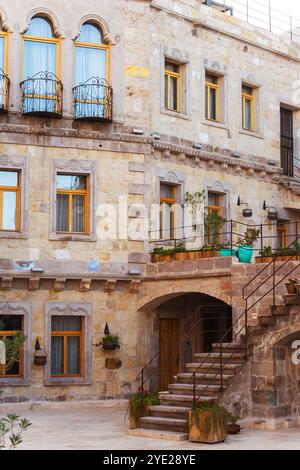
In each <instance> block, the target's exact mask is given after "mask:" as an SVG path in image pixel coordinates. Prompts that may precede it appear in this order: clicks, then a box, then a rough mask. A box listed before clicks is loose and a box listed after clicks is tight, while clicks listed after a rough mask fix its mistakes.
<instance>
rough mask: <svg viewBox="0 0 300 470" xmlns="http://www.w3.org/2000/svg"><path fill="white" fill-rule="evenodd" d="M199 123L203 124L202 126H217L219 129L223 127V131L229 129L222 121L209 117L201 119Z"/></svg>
mask: <svg viewBox="0 0 300 470" xmlns="http://www.w3.org/2000/svg"><path fill="white" fill-rule="evenodd" d="M201 124H203V125H204V126H212V127H217V128H219V129H223V130H224V131H227V132H228V130H229V129H228V127H227V126H226V124H224V123H223V122H217V121H210V120H209V119H203V120H202V121H201Z"/></svg>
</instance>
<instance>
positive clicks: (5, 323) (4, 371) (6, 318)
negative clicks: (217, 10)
mask: <svg viewBox="0 0 300 470" xmlns="http://www.w3.org/2000/svg"><path fill="white" fill-rule="evenodd" d="M17 332H21V333H23V317H22V315H0V340H1V341H4V343H5V342H6V341H7V340H9V339H11V338H13V337H14V336H15V335H16V334H17ZM10 349H11V348H9V347H7V345H6V347H5V364H1V363H2V361H1V362H0V377H4V376H5V377H6V378H7V377H20V376H21V375H22V369H23V367H22V363H23V349H22V348H20V350H19V352H18V353H17V356H16V357H14V359H16V360H14V362H12V361H11V360H10Z"/></svg>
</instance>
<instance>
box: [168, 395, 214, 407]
mask: <svg viewBox="0 0 300 470" xmlns="http://www.w3.org/2000/svg"><path fill="white" fill-rule="evenodd" d="M214 400H215V399H214V398H213V397H209V396H203V397H201V401H214ZM160 403H161V405H171V406H172V405H173V406H186V407H190V408H191V407H192V406H193V396H192V395H175V394H173V393H163V394H161V395H160Z"/></svg>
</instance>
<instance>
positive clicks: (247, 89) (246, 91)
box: [242, 85, 253, 95]
mask: <svg viewBox="0 0 300 470" xmlns="http://www.w3.org/2000/svg"><path fill="white" fill-rule="evenodd" d="M242 90H243V93H244V94H245V95H253V88H252V87H250V86H247V85H243V87H242Z"/></svg>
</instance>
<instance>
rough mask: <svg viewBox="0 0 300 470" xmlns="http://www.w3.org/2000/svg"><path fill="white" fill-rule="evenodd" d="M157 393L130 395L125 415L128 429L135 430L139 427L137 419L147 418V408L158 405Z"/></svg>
mask: <svg viewBox="0 0 300 470" xmlns="http://www.w3.org/2000/svg"><path fill="white" fill-rule="evenodd" d="M159 403H160V401H159V395H158V392H153V393H149V392H145V393H144V397H143V395H142V393H140V392H138V393H135V394H134V395H132V397H131V398H130V400H129V402H128V408H127V414H128V415H129V428H130V429H136V428H138V427H139V419H140V418H141V417H142V416H148V414H149V406H154V405H159Z"/></svg>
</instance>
